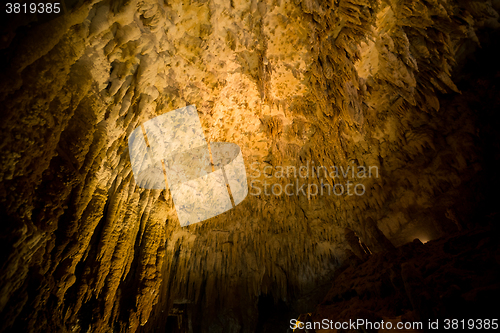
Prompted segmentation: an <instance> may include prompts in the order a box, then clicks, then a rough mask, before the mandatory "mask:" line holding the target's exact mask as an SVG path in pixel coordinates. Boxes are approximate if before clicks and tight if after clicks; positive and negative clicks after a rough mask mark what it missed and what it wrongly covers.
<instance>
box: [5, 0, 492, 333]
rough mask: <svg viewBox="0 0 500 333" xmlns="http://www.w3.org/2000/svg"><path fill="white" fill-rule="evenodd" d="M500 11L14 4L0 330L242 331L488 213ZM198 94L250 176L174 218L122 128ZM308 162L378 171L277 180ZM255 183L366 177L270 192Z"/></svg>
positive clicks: (484, 5) (446, 2) (209, 128)
mask: <svg viewBox="0 0 500 333" xmlns="http://www.w3.org/2000/svg"><path fill="white" fill-rule="evenodd" d="M499 10H500V4H499V2H498V1H484V0H477V1H465V0H464V1H451V0H433V1H423V0H415V1H402V0H382V1H368V0H366V1H365V0H335V1H329V2H319V1H315V0H310V1H302V2H301V1H290V2H289V1H267V2H264V1H262V2H259V1H249V2H240V1H227V2H225V1H218V0H215V1H199V2H197V1H185V2H181V1H165V2H163V1H157V0H145V1H142V0H141V1H138V0H103V1H99V0H92V1H90V0H81V1H66V3H65V6H64V12H65V13H64V14H59V15H56V14H51V15H48V14H37V15H21V14H19V15H18V16H15V17H14V16H12V15H10V16H9V15H7V14H5V19H3V17H2V22H3V23H2V26H1V30H0V33H1V36H2V38H1V40H0V60H1V61H0V67H1V76H0V126H1V131H0V136H1V141H0V146H1V155H0V209H1V211H0V216H1V217H0V219H1V226H2V227H1V228H2V229H1V230H0V240H1V244H2V248H1V252H0V253H1V258H2V261H1V264H2V268H1V271H0V290H1V291H0V313H1V319H2V320H1V322H0V327H1V328H0V331H16V332H112V331H113V332H138V331H141V332H160V331H165V328H166V327H170V326H176V325H177V320H180V319H181V318H182V323H183V324H182V325H183V326H182V329H186V330H192V331H194V332H208V331H211V332H254V331H255V330H256V329H257V328H258V327H261V326H262V325H261V324H262V320H263V319H262V318H263V317H262V311H261V315H260V316H259V308H261V309H262V304H263V302H264V301H265V302H269V300H272V301H273V302H274V301H275V302H276V304H277V305H276V306H277V308H278V305H279V304H281V305H279V306H283V307H285V308H287V309H288V310H287V311H290V313H297V314H298V313H305V312H310V311H311V310H310V309H314V306H315V305H316V304H317V303H319V302H320V301H321V300H322V299H323V297H324V293H323V294H322V292H323V290H324V291H326V290H328V289H329V288H330V287H331V279H332V278H333V276H334V274H335V272H336V269H337V268H339V267H341V266H342V265H343V264H345V263H349V262H351V260H352V258H353V257H352V254H353V253H356V252H358V253H361V252H360V251H361V250H363V251H365V250H364V249H368V250H369V251H370V252H372V253H375V254H376V253H381V252H383V251H393V247H394V246H396V247H397V246H401V245H403V244H405V243H407V242H411V241H412V240H413V239H415V238H419V239H421V240H422V241H425V240H429V239H436V238H439V237H442V236H446V235H448V234H451V233H454V232H457V231H458V230H465V229H473V228H474V227H475V225H476V224H478V223H481V222H483V221H486V220H485V219H484V217H485V216H486V215H488V214H493V213H495V212H496V209H497V208H495V207H497V206H498V204H497V200H496V198H497V197H498V195H495V191H496V189H497V188H498V170H496V169H495V167H496V166H497V165H498V161H499V155H498V151H499V150H498V148H499V147H498V145H499V142H500V140H498V139H499V138H498V134H497V129H498V125H499V123H498V120H496V118H495V113H497V111H495V110H498V109H499V106H500V100H499V94H498V90H499V89H498V87H499V85H500V84H499V79H500V74H499V73H500V72H499V69H498V65H497V60H498V59H497V58H498V57H497V56H496V55H495V53H494V52H495V51H494V50H495V48H494V46H495V45H494V44H495V43H497V44H496V45H498V40H500V38H499V36H500V35H499V34H498V27H499V23H498V13H497V12H498V11H499ZM480 43H481V46H482V48H481V49H480V48H479V44H480ZM474 66H476V67H474ZM191 104H193V105H196V107H197V109H198V115H199V117H200V120H201V124H202V128H203V129H204V130H205V138H206V139H207V141H209V142H231V143H235V144H237V145H238V146H239V147H241V151H242V154H243V158H244V160H245V168H246V170H247V172H248V174H247V177H248V181H249V185H250V182H251V181H254V184H260V185H259V186H260V188H259V189H261V190H262V191H261V194H260V195H258V196H257V195H254V194H255V193H256V192H257V191H256V189H255V188H250V193H249V194H248V196H247V198H246V199H245V200H244V201H243V202H241V203H240V204H239V205H238V206H236V207H235V208H233V209H232V210H230V211H228V212H225V213H223V214H221V215H219V216H217V217H214V218H212V219H210V220H207V221H204V222H201V223H197V224H193V225H190V226H188V227H184V228H181V226H180V224H179V221H178V219H177V214H176V211H175V208H174V205H173V201H172V197H171V194H170V192H169V191H168V190H146V189H142V188H140V187H139V186H137V185H136V183H135V180H134V178H133V174H132V167H131V162H130V158H129V154H128V141H127V140H128V137H129V135H130V134H131V133H132V131H133V130H134V129H136V128H137V127H139V126H140V125H141V124H142V123H144V122H146V121H148V120H150V119H152V118H154V117H156V116H158V115H161V114H163V113H165V112H168V111H171V110H174V109H177V108H180V107H183V106H186V105H191ZM312 165H315V166H316V167H317V166H326V167H327V168H330V167H331V166H338V167H342V168H343V170H344V171H345V170H346V169H347V168H348V167H349V168H350V169H349V170H352V168H356V170H359V169H358V167H360V166H362V167H365V168H366V169H367V170H368V168H369V167H372V170H376V171H377V172H376V173H373V174H372V175H371V177H358V175H357V174H355V175H354V177H353V174H352V173H351V172H345V176H344V175H342V172H340V177H339V178H335V179H332V178H331V177H324V179H323V180H322V179H318V177H314V175H312V174H311V173H308V174H309V175H308V177H307V178H300V177H298V178H297V179H296V178H294V177H293V176H292V175H291V174H290V176H289V177H280V176H279V175H277V174H276V171H277V169H278V168H277V167H279V166H281V167H287V166H288V167H295V170H299V167H301V166H302V167H303V168H306V167H307V166H309V168H310V169H309V170H312V169H311V166H312ZM269 166H270V167H269ZM266 167H267V168H266ZM268 176H270V177H271V178H268ZM257 181H258V182H257ZM264 181H267V182H268V183H269V184H279V185H280V186H275V187H274V189H275V190H276V189H277V188H281V189H284V188H285V186H286V185H287V184H289V183H293V184H295V182H296V181H300V184H302V183H304V182H307V183H308V184H311V186H310V188H311V189H314V188H318V189H320V188H323V189H326V188H330V187H331V186H333V185H334V182H335V183H336V184H343V185H345V184H346V182H347V181H349V182H353V183H354V184H362V185H363V186H364V189H365V193H364V194H363V195H360V196H358V195H347V194H344V195H341V196H336V195H333V194H332V195H307V194H308V193H307V192H305V195H304V193H302V192H300V193H298V192H299V191H298V190H297V189H296V188H295V186H293V188H294V190H293V191H294V192H293V193H294V194H298V195H293V196H288V195H285V194H284V193H281V195H266V194H265V192H264V190H267V193H271V191H272V188H271V187H269V186H268V187H267V188H264V187H263V184H264ZM322 181H323V183H322ZM312 184H314V186H312ZM326 184H327V185H328V186H329V187H328V186H324V185H326ZM276 191H277V190H276ZM351 191H352V188H351ZM488 191H489V192H488ZM252 193H253V194H252ZM346 228H347V229H346ZM354 237H359V238H360V239H361V241H362V243H363V246H361V245H360V246H361V247H360V248H359V247H356V246H354V244H355V240H356V239H355V238H354ZM360 249H361V250H360ZM497 253H498V252H497ZM496 258H497V259H496V260H497V261H498V257H496ZM320 286H323V288H320ZM259 299H260V302H259ZM259 304H260V306H259ZM169 315H170V317H169ZM172 321H173V322H174V324H172ZM259 325H261V326H259ZM284 330H286V328H284Z"/></svg>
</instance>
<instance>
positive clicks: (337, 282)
mask: <svg viewBox="0 0 500 333" xmlns="http://www.w3.org/2000/svg"><path fill="white" fill-rule="evenodd" d="M494 222H495V223H494V224H492V225H490V226H489V227H485V228H481V229H479V230H477V229H476V230H473V231H466V232H461V233H456V234H453V235H450V236H447V237H443V238H442V239H439V240H434V241H429V242H427V243H426V244H422V242H420V240H418V239H416V240H415V241H413V242H411V243H408V244H405V245H402V246H400V247H399V248H397V249H395V250H392V251H387V252H384V253H378V254H375V255H373V256H371V257H370V258H369V259H368V260H367V261H366V262H364V263H362V264H360V265H346V266H344V267H343V268H342V269H339V270H337V274H338V275H337V276H336V277H335V278H334V279H333V281H332V282H333V286H332V288H331V289H330V291H329V292H328V293H327V295H326V296H325V298H324V300H323V302H321V303H320V304H319V305H318V306H317V308H316V310H315V311H314V312H313V313H309V314H302V315H300V316H299V320H302V322H303V323H304V329H299V328H298V329H296V330H295V332H306V327H307V323H309V326H310V325H314V322H316V323H317V324H316V327H317V329H316V330H314V329H313V330H309V332H325V333H327V332H358V331H359V330H353V329H352V328H347V329H338V330H336V329H330V327H328V328H326V329H321V328H320V325H319V324H318V322H321V321H322V320H324V319H328V320H329V321H330V320H332V321H333V322H334V323H336V322H341V323H343V322H349V320H351V321H357V320H358V319H361V320H364V321H365V323H366V321H370V322H371V323H375V322H379V323H382V321H384V322H388V321H391V322H393V323H394V324H393V327H394V328H396V325H397V323H398V322H403V323H407V325H415V324H416V323H422V326H421V328H420V329H417V326H413V327H412V326H407V328H408V332H432V331H433V330H432V329H429V322H432V323H437V325H438V326H436V327H435V329H437V331H445V327H446V325H447V321H446V319H448V320H453V319H456V320H457V321H460V320H462V319H464V320H465V323H464V325H465V329H467V330H472V331H481V329H478V328H479V327H480V326H479V320H481V321H484V320H485V319H487V318H489V320H490V322H491V319H492V318H496V317H497V316H498V312H497V310H496V309H495V308H493V307H491V306H490V304H491V303H490V301H491V300H492V299H496V298H498V296H499V295H500V288H499V287H500V286H499V281H500V275H499V272H500V261H499V260H498V259H499V254H500V247H499V243H498V217H497V218H496V219H494ZM492 233H493V234H494V235H495V236H492ZM471 319H472V320H473V322H474V325H471V322H470V320H471ZM294 323H295V322H294ZM365 323H364V324H365ZM450 325H451V323H450ZM457 325H460V326H458V327H456V328H455V329H458V330H460V329H462V326H461V325H462V323H457ZM468 325H471V326H470V327H469V326H468ZM324 327H326V326H324ZM372 327H373V324H372ZM364 329H365V330H366V331H367V332H377V331H378V330H375V329H373V328H372V329H370V326H369V325H367V324H365V325H364ZM449 329H451V326H450V328H449ZM490 329H491V328H490ZM483 330H484V329H483ZM389 331H391V330H389ZM389 331H388V332H389ZM395 331H401V330H392V332H395ZM435 331H436V330H435ZM380 332H381V331H380Z"/></svg>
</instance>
